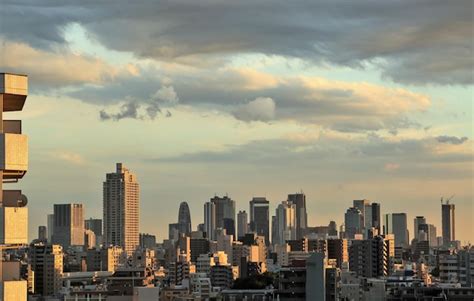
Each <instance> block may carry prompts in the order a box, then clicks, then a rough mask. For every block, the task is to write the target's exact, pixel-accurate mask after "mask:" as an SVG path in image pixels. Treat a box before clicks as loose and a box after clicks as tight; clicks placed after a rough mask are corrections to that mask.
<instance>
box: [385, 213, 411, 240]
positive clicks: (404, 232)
mask: <svg viewBox="0 0 474 301" xmlns="http://www.w3.org/2000/svg"><path fill="white" fill-rule="evenodd" d="M384 234H393V235H394V236H395V246H396V247H406V246H408V243H409V236H408V229H407V215H406V213H389V214H385V218H384Z"/></svg>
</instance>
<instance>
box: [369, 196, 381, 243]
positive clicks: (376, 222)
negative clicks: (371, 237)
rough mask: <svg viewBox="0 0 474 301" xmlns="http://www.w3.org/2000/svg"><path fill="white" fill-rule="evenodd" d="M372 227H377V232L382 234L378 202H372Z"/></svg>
mask: <svg viewBox="0 0 474 301" xmlns="http://www.w3.org/2000/svg"><path fill="white" fill-rule="evenodd" d="M371 207H372V227H373V228H375V229H377V231H378V234H379V235H381V234H382V218H381V216H380V203H372V204H371Z"/></svg>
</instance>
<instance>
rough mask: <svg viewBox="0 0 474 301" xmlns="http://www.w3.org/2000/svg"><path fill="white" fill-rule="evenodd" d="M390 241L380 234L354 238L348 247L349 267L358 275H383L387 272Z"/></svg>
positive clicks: (373, 276) (374, 276)
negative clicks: (362, 238) (370, 237)
mask: <svg viewBox="0 0 474 301" xmlns="http://www.w3.org/2000/svg"><path fill="white" fill-rule="evenodd" d="M389 249H390V241H389V240H386V239H384V238H383V237H382V236H376V237H374V238H372V239H365V240H354V241H352V244H351V246H350V247H349V269H350V270H351V271H353V272H355V273H356V274H357V275H358V276H362V277H368V278H377V277H385V276H387V275H388V272H389Z"/></svg>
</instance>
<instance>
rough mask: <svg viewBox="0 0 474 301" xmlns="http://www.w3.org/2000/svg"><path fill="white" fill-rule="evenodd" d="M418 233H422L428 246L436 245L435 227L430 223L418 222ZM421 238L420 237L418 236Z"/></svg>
mask: <svg viewBox="0 0 474 301" xmlns="http://www.w3.org/2000/svg"><path fill="white" fill-rule="evenodd" d="M418 232H419V235H423V236H424V237H423V239H424V240H427V241H428V242H429V246H430V247H437V246H438V240H437V239H436V227H435V226H434V225H432V224H420V225H419V226H418ZM419 239H420V240H421V238H420V237H419Z"/></svg>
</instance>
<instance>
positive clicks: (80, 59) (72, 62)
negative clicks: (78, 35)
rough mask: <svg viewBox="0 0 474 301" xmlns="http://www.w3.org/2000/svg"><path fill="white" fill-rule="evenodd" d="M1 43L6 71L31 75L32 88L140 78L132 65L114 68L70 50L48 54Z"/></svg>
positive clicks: (1, 59)
mask: <svg viewBox="0 0 474 301" xmlns="http://www.w3.org/2000/svg"><path fill="white" fill-rule="evenodd" d="M0 44H1V50H0V51H1V53H2V55H1V56H0V68H1V69H2V72H9V71H10V72H14V73H24V74H28V76H29V77H30V78H31V81H32V83H33V85H32V86H36V85H43V86H44V85H47V86H48V87H51V86H52V87H58V86H64V85H80V84H103V83H105V82H109V81H112V80H113V79H116V78H117V77H120V76H124V77H131V76H136V75H137V74H136V69H135V68H134V67H133V66H131V65H128V66H127V65H126V66H118V67H115V66H111V65H109V64H107V63H105V62H104V61H102V60H100V59H98V58H94V57H91V56H86V55H80V54H74V53H71V52H70V51H69V50H67V49H66V48H59V49H57V50H54V51H46V50H42V49H36V48H32V47H31V46H29V45H28V44H25V43H14V42H10V41H5V40H3V41H2V40H1V39H0Z"/></svg>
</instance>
